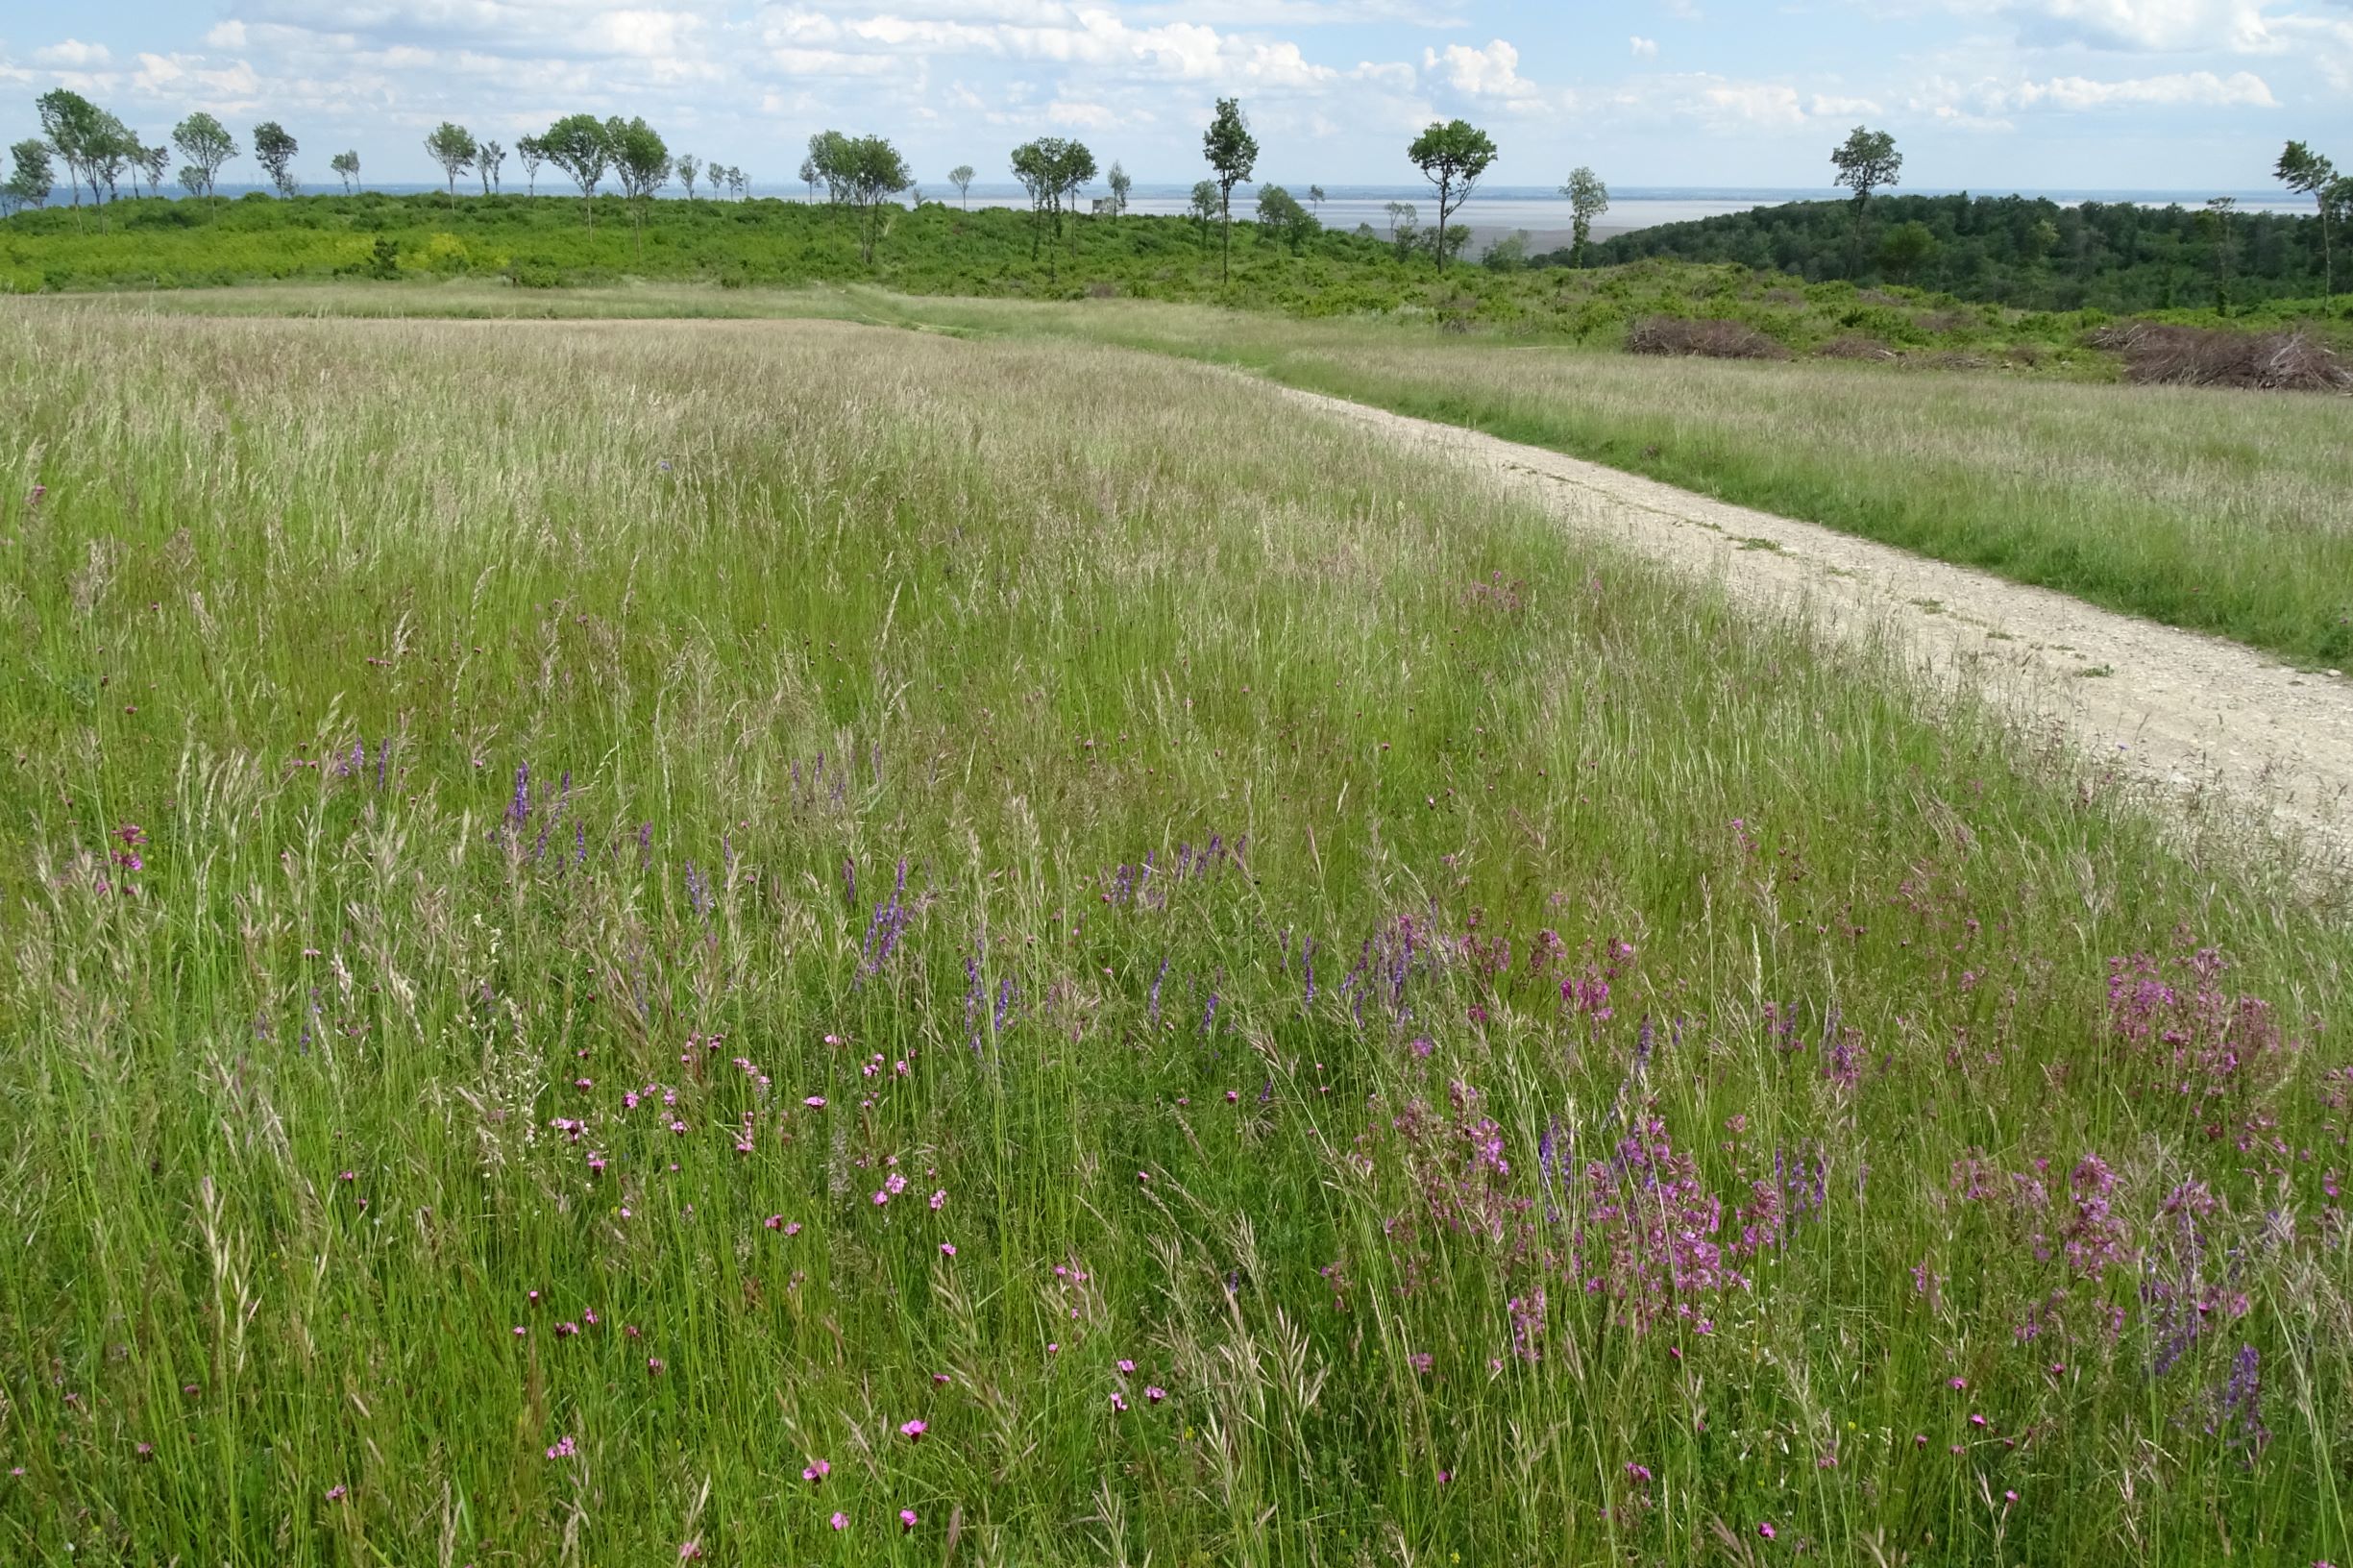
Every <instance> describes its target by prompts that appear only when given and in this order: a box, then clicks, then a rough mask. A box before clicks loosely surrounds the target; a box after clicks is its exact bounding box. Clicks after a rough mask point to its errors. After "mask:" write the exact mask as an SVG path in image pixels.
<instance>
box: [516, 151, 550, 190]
mask: <svg viewBox="0 0 2353 1568" xmlns="http://www.w3.org/2000/svg"><path fill="white" fill-rule="evenodd" d="M515 156H516V157H517V158H519V159H522V160H523V177H524V180H525V182H526V184H525V185H524V191H523V193H524V194H525V195H526V196H536V195H538V194H539V165H541V164H542V163H545V162H546V161H547V160H548V152H547V149H546V148H544V147H542V146H540V145H539V138H538V137H537V136H517V137H516V138H515Z"/></svg>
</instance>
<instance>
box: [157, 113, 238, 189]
mask: <svg viewBox="0 0 2353 1568" xmlns="http://www.w3.org/2000/svg"><path fill="white" fill-rule="evenodd" d="M172 145H173V146H174V147H177V148H179V149H180V156H181V157H182V158H184V159H187V160H188V161H187V167H186V168H184V169H182V170H181V171H180V183H181V184H183V185H186V184H187V183H188V169H194V170H195V171H196V173H197V176H198V179H199V181H200V184H196V185H190V186H188V194H189V195H191V196H193V195H196V194H198V193H199V192H201V193H202V194H204V195H208V196H210V197H213V198H214V199H215V200H218V199H219V196H220V183H221V165H222V164H224V163H226V162H228V161H229V160H230V159H233V158H234V157H236V156H237V143H236V138H235V137H233V136H232V135H230V134H229V128H228V127H227V126H225V125H223V124H221V122H220V121H218V120H216V119H214V118H213V117H212V116H211V115H209V114H207V113H205V112H204V111H203V110H198V111H197V112H195V113H193V114H191V115H189V116H188V117H187V118H186V119H184V120H182V121H181V122H180V123H179V124H178V125H175V126H173V127H172Z"/></svg>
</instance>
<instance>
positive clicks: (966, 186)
mask: <svg viewBox="0 0 2353 1568" xmlns="http://www.w3.org/2000/svg"><path fill="white" fill-rule="evenodd" d="M947 183H948V184H951V185H954V186H955V187H956V198H957V200H959V201H961V202H963V203H964V205H965V207H966V208H967V209H969V208H971V206H972V165H971V164H969V163H959V164H957V165H956V166H955V167H954V168H952V169H950V170H948V171H947Z"/></svg>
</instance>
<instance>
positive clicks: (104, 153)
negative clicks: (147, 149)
mask: <svg viewBox="0 0 2353 1568" xmlns="http://www.w3.org/2000/svg"><path fill="white" fill-rule="evenodd" d="M138 150H139V138H138V137H136V136H135V135H132V134H131V128H130V127H129V126H127V125H125V124H123V122H122V121H120V120H118V119H116V118H115V117H114V116H113V115H111V114H110V113H108V112H107V111H106V110H99V111H98V128H97V131H96V133H95V134H94V135H92V136H91V137H90V140H89V142H88V144H87V146H86V149H85V151H84V156H85V157H86V158H87V159H89V172H90V199H91V200H93V201H95V200H96V199H97V196H98V187H99V185H101V184H104V185H105V186H106V187H107V200H108V201H110V202H111V201H113V200H114V199H115V191H114V186H115V184H116V182H118V181H120V180H121V179H122V177H123V171H124V170H126V169H128V168H130V167H131V155H132V154H134V153H135V152H137V151H138Z"/></svg>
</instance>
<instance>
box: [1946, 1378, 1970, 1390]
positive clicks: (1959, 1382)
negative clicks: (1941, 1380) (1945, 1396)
mask: <svg viewBox="0 0 2353 1568" xmlns="http://www.w3.org/2000/svg"><path fill="white" fill-rule="evenodd" d="M1945 1386H1947V1387H1948V1388H1953V1389H1961V1388H1966V1387H1968V1386H1969V1380H1968V1379H1967V1378H1955V1379H1953V1380H1952V1381H1951V1382H1950V1383H1949V1384H1946V1385H1945Z"/></svg>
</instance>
